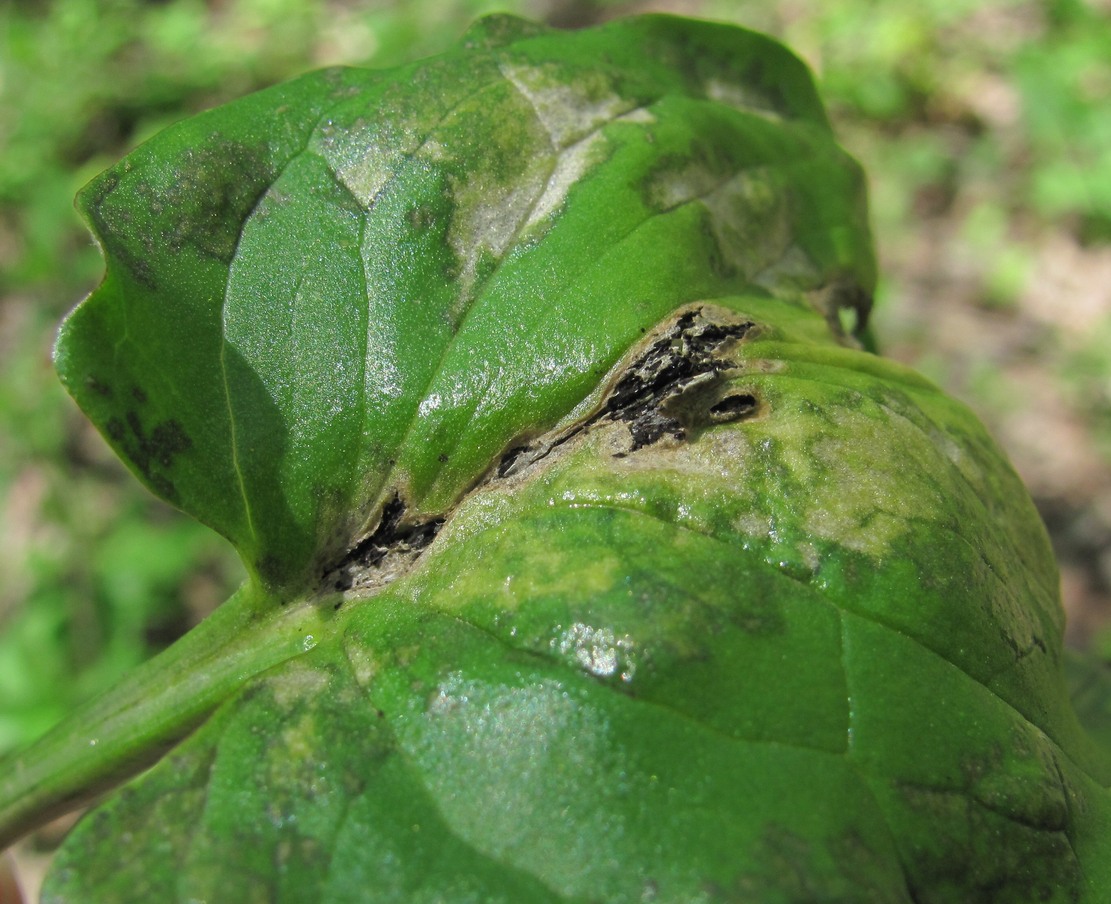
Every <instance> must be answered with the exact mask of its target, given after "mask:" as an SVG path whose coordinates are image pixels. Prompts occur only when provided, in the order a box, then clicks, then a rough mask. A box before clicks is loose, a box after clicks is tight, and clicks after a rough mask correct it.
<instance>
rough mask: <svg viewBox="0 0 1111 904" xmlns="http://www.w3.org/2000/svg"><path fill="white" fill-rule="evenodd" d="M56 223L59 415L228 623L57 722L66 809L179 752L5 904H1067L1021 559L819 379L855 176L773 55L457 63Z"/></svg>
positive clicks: (1054, 715) (1089, 779)
mask: <svg viewBox="0 0 1111 904" xmlns="http://www.w3.org/2000/svg"><path fill="white" fill-rule="evenodd" d="M81 203H82V208H83V210H84V211H85V212H86V214H87V215H88V217H89V219H90V222H91V223H92V224H93V226H94V229H95V230H96V232H97V234H98V236H99V238H100V240H101V242H102V244H103V245H104V248H105V251H106V256H107V259H108V275H107V278H106V280H105V283H104V284H103V285H102V286H101V288H100V289H98V290H97V292H96V293H94V294H93V295H92V296H91V297H90V298H89V299H88V300H86V301H85V302H84V303H83V304H82V305H81V306H80V307H79V308H78V309H77V310H76V311H75V312H74V314H72V315H71V317H70V318H69V320H67V322H66V324H65V326H64V328H63V332H62V336H61V338H60V340H59V345H58V365H59V370H60V372H61V374H62V376H63V379H64V380H65V381H66V383H67V385H68V386H69V388H70V389H71V391H72V392H73V393H74V395H75V396H76V398H77V399H78V401H79V402H80V404H81V405H82V406H83V407H84V408H85V410H86V411H87V412H88V413H89V415H90V417H92V418H93V420H94V421H95V422H96V423H97V424H98V426H100V427H101V428H102V429H103V430H104V431H105V434H106V435H107V436H108V438H109V440H110V441H112V442H113V444H114V445H115V447H116V448H117V450H118V451H119V452H120V454H121V455H122V456H123V457H124V458H125V459H126V460H127V461H128V462H129V464H130V465H131V466H132V467H133V469H134V470H135V471H136V473H137V474H138V475H139V476H140V477H141V478H142V479H143V480H144V481H145V482H146V483H147V484H148V485H149V486H151V488H152V489H154V490H155V491H156V492H159V493H161V494H162V495H163V496H164V497H165V498H167V499H170V500H171V501H174V502H175V503H177V504H179V505H181V506H182V507H183V508H185V509H186V510H187V511H189V512H191V513H193V514H194V515H196V516H197V517H198V518H200V519H202V520H204V521H205V522H206V523H208V524H210V525H212V526H213V527H214V528H216V529H217V530H219V531H221V532H222V533H224V534H225V535H226V536H228V537H229V538H230V539H231V540H232V541H233V542H234V543H236V545H237V546H238V548H239V549H240V550H241V552H242V554H243V557H244V560H245V562H246V563H247V565H248V567H249V569H250V571H251V573H252V583H251V584H250V586H248V588H246V589H245V590H244V591H243V592H242V593H241V594H240V595H239V596H237V597H236V599H235V600H234V601H232V602H231V603H229V608H228V609H225V610H222V611H221V612H220V613H218V614H217V617H216V620H214V621H212V622H209V623H207V625H204V626H202V627H201V629H200V633H198V634H195V635H193V636H191V637H187V638H185V639H184V640H183V642H182V646H181V647H179V651H178V652H176V653H171V654H170V656H169V657H168V658H167V659H166V660H164V664H159V663H157V662H156V663H155V664H153V665H152V666H151V667H150V668H149V669H148V671H146V672H144V673H142V675H141V677H140V678H139V679H136V680H135V681H133V682H132V684H130V685H128V686H126V687H124V688H123V689H122V690H121V691H120V692H118V694H117V695H116V697H114V698H109V699H108V700H107V701H102V702H101V703H100V704H98V706H99V709H98V708H94V709H93V710H91V711H90V712H89V713H86V714H85V715H83V716H82V715H78V716H77V717H76V721H75V723H74V726H76V727H71V728H70V729H69V731H70V732H71V735H72V737H71V739H72V740H76V739H84V738H86V737H88V735H87V734H85V733H84V732H87V731H92V730H93V727H95V726H96V725H97V724H98V722H97V718H98V714H100V713H107V714H108V715H109V716H110V717H111V718H110V719H108V722H109V723H110V724H109V726H108V730H106V731H105V732H104V733H103V734H100V735H97V736H96V738H95V743H96V746H97V749H98V751H100V752H99V753H98V754H97V755H98V756H100V757H101V759H100V760H98V761H96V762H95V763H94V764H93V766H90V767H87V768H86V769H85V771H81V770H80V769H78V770H76V771H73V770H70V771H69V772H66V771H65V770H63V769H59V770H57V773H58V775H60V776H63V777H62V778H58V779H54V780H52V779H50V778H49V775H48V776H47V777H45V778H43V777H41V776H40V775H39V773H41V772H43V770H42V769H39V772H38V773H36V772H35V766H34V765H33V764H34V763H35V762H36V760H35V756H36V752H35V751H34V750H32V751H30V752H28V753H27V754H24V755H23V757H22V758H21V759H18V760H16V761H15V763H14V768H13V770H12V771H13V773H14V774H26V775H34V776H36V778H35V779H34V781H33V782H32V781H31V779H27V780H26V783H27V784H28V785H32V786H33V788H32V790H33V792H34V794H35V795H38V796H33V797H28V798H26V799H32V800H34V801H35V802H36V803H37V802H38V801H40V800H43V801H48V800H50V799H51V798H50V795H53V797H54V798H62V797H65V798H67V799H68V797H70V796H73V795H75V794H76V793H77V792H78V791H79V790H81V789H82V788H85V787H87V786H91V785H92V784H94V783H95V780H96V779H97V778H98V777H99V779H100V780H102V781H103V780H107V779H110V778H116V777H118V776H119V775H120V774H122V773H123V772H125V771H127V768H131V769H137V768H138V767H139V766H140V765H142V764H144V763H146V762H149V759H150V756H151V751H152V750H153V749H155V748H157V747H158V746H159V745H161V744H165V743H166V742H167V741H168V740H171V739H172V736H173V732H174V730H175V728H176V729H177V730H178V732H179V734H181V733H184V732H185V731H187V730H189V729H193V728H194V727H196V731H195V732H194V733H193V734H192V735H190V736H189V737H188V738H187V739H186V740H185V741H183V742H182V743H181V744H180V745H179V746H178V747H177V748H176V749H174V750H173V751H172V752H171V753H170V754H169V755H168V756H167V757H165V758H164V759H163V760H162V761H161V762H160V763H159V764H158V765H157V766H155V767H154V768H153V769H152V770H150V771H149V772H147V773H146V774H145V775H143V776H142V777H140V778H139V779H137V780H135V781H134V782H133V783H132V784H131V785H129V786H128V787H127V788H125V789H124V790H123V791H122V792H120V793H119V794H117V795H115V796H114V797H112V798H111V799H110V800H109V801H108V802H107V803H105V804H104V805H103V806H101V807H100V808H98V809H97V810H95V811H94V812H93V813H92V814H90V815H89V816H88V817H86V818H85V819H84V820H83V821H82V822H81V823H80V824H79V826H78V827H77V829H76V830H75V832H74V833H73V835H72V836H71V837H70V839H69V840H68V841H67V842H66V844H65V846H64V847H63V849H62V851H61V852H60V854H59V855H58V858H57V860H56V862H55V865H54V868H53V871H52V874H51V876H50V877H49V878H48V880H47V884H46V888H45V891H44V899H45V900H47V901H58V902H61V901H74V902H83V901H98V902H113V901H121V902H124V901H144V902H145V901H153V900H157V901H181V902H185V901H195V900H208V901H221V900H227V901H274V900H290V901H315V900H322V901H352V902H355V901H358V902H368V901H373V902H398V904H401V902H406V904H412V902H441V901H453V902H455V901H482V902H488V901H489V902H496V901H504V902H519V901H528V902H533V901H535V902H548V901H551V902H576V904H578V902H581V904H586V902H594V901H605V902H692V901H700V902H715V901H719V902H727V901H739V902H761V904H765V902H768V904H774V902H794V901H808V902H809V901H869V902H892V904H895V902H898V904H912V902H913V904H922V902H931V904H941V902H954V904H956V902H959V904H970V902H973V904H974V902H984V904H988V902H1001V901H1007V902H1016V904H1017V902H1031V904H1032V902H1035V901H1038V902H1043V901H1054V902H1066V901H1067V902H1082V904H1097V902H1099V901H1102V900H1103V899H1104V898H1105V897H1106V894H1107V891H1108V889H1111V793H1109V790H1108V787H1109V784H1111V761H1109V760H1108V757H1107V755H1106V752H1105V751H1104V750H1102V749H1100V748H1099V747H1098V746H1097V745H1096V744H1095V743H1094V742H1093V741H1092V740H1091V739H1090V738H1089V737H1088V736H1087V735H1086V734H1085V732H1084V730H1083V729H1082V728H1081V727H1080V725H1079V723H1078V721H1077V718H1076V715H1075V713H1074V711H1073V709H1072V705H1071V703H1070V700H1069V696H1068V693H1067V691H1066V689H1065V686H1064V681H1063V677H1062V666H1061V635H1062V613H1061V609H1060V605H1059V601H1058V598H1057V574H1056V569H1055V565H1054V563H1053V559H1052V554H1051V552H1050V549H1049V545H1048V542H1047V539H1046V536H1045V532H1044V529H1043V527H1042V525H1041V523H1040V521H1039V519H1038V517H1037V514H1036V512H1035V510H1034V508H1033V505H1032V503H1031V502H1030V499H1029V497H1028V496H1027V494H1026V492H1025V490H1024V489H1023V487H1022V485H1021V483H1020V481H1019V479H1018V477H1017V476H1016V475H1015V474H1014V472H1013V470H1012V469H1011V468H1010V466H1009V465H1008V463H1007V462H1006V460H1005V458H1004V456H1003V455H1002V453H1001V452H1000V451H999V449H998V448H997V447H996V446H995V445H994V443H993V442H992V440H991V439H990V438H989V437H988V436H987V434H986V433H985V431H984V430H983V428H982V427H981V426H980V425H979V424H978V423H977V421H976V420H975V418H974V417H973V416H972V415H971V414H970V413H969V412H968V411H967V410H966V409H965V408H964V407H963V406H961V405H960V404H959V403H957V402H954V401H952V400H950V399H948V398H946V397H945V396H944V395H943V394H942V393H941V392H940V391H939V390H938V389H936V388H935V387H934V386H932V385H931V384H930V383H928V382H927V381H925V380H924V379H922V378H921V377H918V376H917V375H915V374H913V373H912V372H910V371H908V370H906V369H905V368H902V367H900V366H898V365H896V364H893V363H890V362H886V361H883V360H882V359H879V358H876V357H875V356H873V355H871V354H869V353H867V352H864V351H862V350H860V349H859V348H858V347H857V344H856V343H855V342H854V340H853V339H852V338H851V337H849V336H846V335H845V334H844V332H843V331H842V327H841V318H840V315H841V313H842V312H843V311H844V310H845V309H849V310H852V311H855V313H856V315H857V316H858V318H859V319H860V321H861V323H862V322H863V318H864V316H865V315H866V313H867V300H868V296H869V292H870V290H871V285H872V279H873V273H872V259H871V251H870V244H869V239H868V233H867V227H866V220H865V216H864V213H863V210H864V200H863V190H862V183H861V178H860V174H859V171H858V169H857V168H856V166H855V164H854V163H853V162H852V161H851V160H850V159H849V158H848V157H847V156H846V155H845V154H844V152H843V151H841V150H840V149H839V148H838V147H837V146H836V144H835V143H834V140H833V138H832V136H831V134H830V132H829V128H828V125H827V123H826V121H825V117H824V114H823V112H822V110H821V107H820V105H819V103H818V101H817V99H816V96H815V94H814V92H813V89H812V86H811V83H810V80H809V76H808V74H807V73H806V71H805V69H804V67H803V66H802V65H801V64H800V63H799V62H798V61H797V60H795V59H794V58H793V57H792V56H790V54H789V53H787V52H786V51H785V50H783V49H782V48H781V47H779V46H778V45H776V44H774V43H772V42H770V41H769V40H767V39H765V38H761V37H759V36H756V35H753V34H751V33H748V32H745V31H741V30H738V29H734V28H729V27H725V26H715V25H709V24H705V23H695V22H688V21H685V20H679V19H672V18H664V17H646V18H641V19H632V20H627V21H621V22H616V23H613V24H611V25H607V26H603V27H601V28H598V29H593V30H586V31H581V32H575V33H559V32H552V31H548V30H545V29H541V28H539V27H537V26H532V25H529V24H527V23H522V22H519V21H517V20H511V19H506V18H494V19H490V20H485V21H484V22H483V23H480V24H479V25H478V26H476V27H475V28H474V29H473V30H472V31H471V32H470V33H468V35H466V36H465V37H464V38H463V40H462V41H461V43H460V45H459V46H458V47H457V48H455V49H454V50H452V51H450V52H448V53H446V54H445V55H443V56H441V57H437V58H434V59H432V60H428V61H424V62H422V63H419V64H415V65H414V66H410V67H406V68H403V69H399V70H394V71H391V72H382V73H368V72H361V71H355V70H350V71H346V70H344V71H330V72H325V73H318V74H315V75H310V76H306V77H304V78H302V79H299V80H297V81H295V82H292V83H290V84H289V85H286V86H282V87H279V88H276V89H272V90H270V91H266V92H262V93H260V94H258V95H254V96H252V97H249V98H246V99H244V100H242V101H239V102H237V103H235V104H232V105H229V106H228V107H225V108H222V109H220V110H217V111H213V112H212V113H209V114H205V115H203V116H200V117H198V118H196V119H194V120H191V121H189V122H187V123H184V124H182V125H179V126H176V127H174V128H172V129H170V130H168V131H167V132H165V133H163V134H162V135H160V136H158V137H157V138H156V139H154V140H152V141H151V142H150V143H148V144H147V145H145V146H144V147H143V148H141V149H139V150H138V151H137V152H135V154H134V155H132V156H131V157H129V158H128V159H126V160H125V161H123V162H122V163H121V164H120V165H119V166H117V167H116V168H114V169H113V170H110V171H109V172H108V173H107V174H105V175H104V176H102V177H100V179H98V180H97V181H96V182H94V183H93V184H92V185H91V186H90V187H89V188H88V189H86V191H85V193H84V194H83V196H82V202H81ZM144 687H148V688H150V689H151V693H152V695H153V696H152V698H151V699H152V700H153V702H151V701H149V700H148V701H147V709H145V710H144V709H142V708H141V707H140V706H139V703H141V702H142V700H143V688H144ZM190 691H193V692H194V694H193V697H192V698H190V696H189V694H190ZM159 720H161V721H159ZM198 725H199V727H197V726H198ZM65 731H66V729H62V730H61V732H60V733H58V734H56V735H55V736H54V738H53V739H48V740H47V741H46V742H44V745H45V746H43V747H42V748H41V751H45V752H46V753H48V754H50V757H56V758H58V761H59V762H67V761H66V757H67V756H71V754H70V753H68V752H67V747H66V734H65ZM144 756H145V757H146V759H144ZM72 757H73V758H74V760H75V761H76V762H78V763H80V755H79V754H78V753H73V754H72ZM38 761H39V762H49V763H53V762H55V760H54V759H50V758H49V757H48V758H47V759H45V760H43V759H42V758H41V756H40V759H39V760H38ZM66 776H68V777H66ZM75 776H76V778H75ZM67 782H68V784H67ZM81 782H84V785H82V784H81ZM17 787H18V783H17ZM44 789H45V790H44ZM27 793H28V794H31V791H28V792H27ZM9 798H13V799H16V800H18V799H19V796H18V793H15V794H12V793H11V792H5V794H3V795H0V803H3V802H4V800H6V799H9ZM42 805H43V806H45V805H46V804H45V803H44V804H42ZM24 809H26V807H25V808H24ZM4 812H5V809H4V806H0V823H2V822H3V821H4V819H3V818H2V817H3V814H4ZM10 821H11V822H12V823H13V824H15V822H16V820H15V818H14V817H11V818H10Z"/></svg>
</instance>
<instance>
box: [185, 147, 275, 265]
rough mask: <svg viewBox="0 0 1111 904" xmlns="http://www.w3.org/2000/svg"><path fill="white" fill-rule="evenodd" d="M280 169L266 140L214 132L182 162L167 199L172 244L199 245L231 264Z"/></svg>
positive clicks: (187, 154) (199, 247)
mask: <svg viewBox="0 0 1111 904" xmlns="http://www.w3.org/2000/svg"><path fill="white" fill-rule="evenodd" d="M273 176H274V173H273V170H272V167H271V164H270V160H269V155H268V153H267V149H266V147H265V146H264V145H259V146H253V145H249V144H243V143H242V142H238V141H230V140H227V139H222V138H221V137H220V136H219V135H214V136H213V137H212V139H211V140H210V141H209V142H208V143H206V144H205V145H203V146H201V147H198V148H194V149H190V150H189V151H187V152H186V153H185V154H184V155H182V157H181V158H180V159H179V161H178V162H177V179H176V181H175V183H174V187H173V189H171V190H170V191H168V192H167V193H166V197H165V199H164V203H165V206H166V210H167V212H168V215H169V216H170V217H172V222H171V224H170V233H169V235H168V236H167V239H168V243H169V245H170V247H171V248H173V249H174V250H181V249H183V248H185V247H190V246H192V247H194V248H196V249H197V250H198V251H200V252H201V254H204V255H206V256H208V257H214V258H216V259H217V260H219V261H222V262H223V263H230V262H231V259H232V257H233V256H234V254H235V249H236V246H237V245H238V242H239V235H240V232H241V230H242V228H243V223H244V222H245V221H246V219H247V217H248V216H250V214H251V211H252V210H254V208H255V205H256V204H258V201H259V199H260V198H261V197H262V195H263V194H264V193H265V192H266V190H267V189H268V188H269V187H270V183H271V181H272V179H273Z"/></svg>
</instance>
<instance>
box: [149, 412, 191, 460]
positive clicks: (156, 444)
mask: <svg viewBox="0 0 1111 904" xmlns="http://www.w3.org/2000/svg"><path fill="white" fill-rule="evenodd" d="M192 445H193V441H192V440H190V439H189V437H188V436H187V435H186V433H185V430H184V429H183V428H182V426H181V424H180V423H178V422H177V421H175V420H169V421H163V422H162V423H160V424H159V425H158V426H156V427H155V428H154V432H153V433H151V436H150V440H149V442H148V449H149V450H150V453H151V455H153V456H154V458H155V459H156V460H157V461H158V463H159V464H160V465H162V466H163V467H164V468H168V467H169V466H170V465H171V464H172V463H173V459H174V456H175V455H177V454H178V453H179V452H184V451H185V450H186V449H188V448H189V447H190V446H192Z"/></svg>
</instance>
